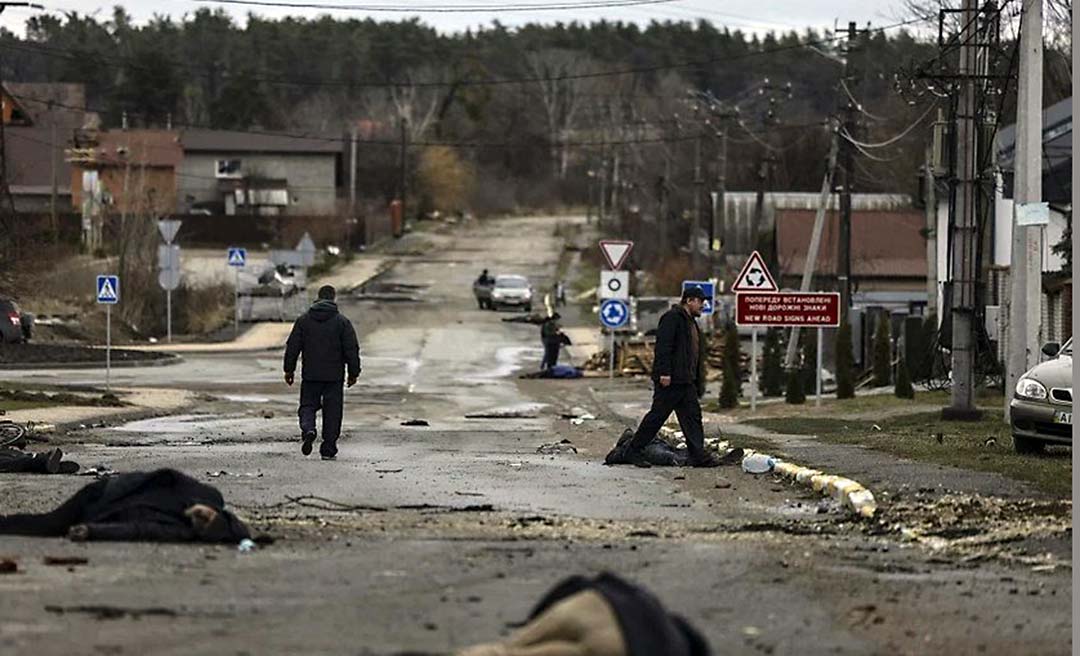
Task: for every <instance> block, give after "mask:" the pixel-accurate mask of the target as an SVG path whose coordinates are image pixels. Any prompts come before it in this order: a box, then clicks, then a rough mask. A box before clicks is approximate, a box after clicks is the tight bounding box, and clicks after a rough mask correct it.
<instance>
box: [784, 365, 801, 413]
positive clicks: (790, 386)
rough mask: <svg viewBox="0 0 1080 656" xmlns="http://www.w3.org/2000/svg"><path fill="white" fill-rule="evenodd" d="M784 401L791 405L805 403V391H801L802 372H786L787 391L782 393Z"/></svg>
mask: <svg viewBox="0 0 1080 656" xmlns="http://www.w3.org/2000/svg"><path fill="white" fill-rule="evenodd" d="M784 401H786V402H787V403H791V404H792V405H800V404H803V403H806V391H805V390H804V389H803V381H802V370H801V369H788V370H787V389H786V390H785V392H784Z"/></svg>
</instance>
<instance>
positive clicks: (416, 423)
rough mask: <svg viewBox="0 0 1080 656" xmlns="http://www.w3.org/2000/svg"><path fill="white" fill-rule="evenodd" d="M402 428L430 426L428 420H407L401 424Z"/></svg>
mask: <svg viewBox="0 0 1080 656" xmlns="http://www.w3.org/2000/svg"><path fill="white" fill-rule="evenodd" d="M401 425H402V426H430V425H431V424H429V423H428V421H427V420H426V419H406V420H405V421H403V422H401Z"/></svg>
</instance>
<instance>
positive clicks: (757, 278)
mask: <svg viewBox="0 0 1080 656" xmlns="http://www.w3.org/2000/svg"><path fill="white" fill-rule="evenodd" d="M731 291H733V292H775V291H779V290H778V289H777V287H776V281H775V280H773V277H772V274H770V273H769V268H768V267H767V266H765V261H764V260H762V259H761V255H760V254H759V253H758V252H757V251H754V252H753V253H752V254H751V255H750V259H748V260H747V261H746V264H744V265H743V268H742V271H740V272H739V276H738V277H737V278H735V284H734V285H732V286H731Z"/></svg>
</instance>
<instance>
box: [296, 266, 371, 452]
mask: <svg viewBox="0 0 1080 656" xmlns="http://www.w3.org/2000/svg"><path fill="white" fill-rule="evenodd" d="M336 296H337V292H336V291H335V290H334V288H333V287H331V286H330V285H323V286H322V287H320V288H319V298H318V300H317V301H315V303H313V304H312V305H311V308H310V309H308V311H307V312H305V313H304V314H303V315H302V316H301V317H300V318H299V319H297V320H296V323H294V324H293V328H292V332H291V333H289V340H288V341H287V342H286V343H285V382H286V383H288V384H289V385H292V384H293V373H294V372H295V371H296V359H297V358H300V357H302V358H303V361H304V369H303V373H302V374H301V383H300V410H299V412H298V414H299V416H300V433H301V435H302V437H303V440H304V443H303V445H302V446H301V447H300V451H301V453H303V454H304V455H305V456H306V455H310V454H311V445H312V444H314V443H315V438H316V437H317V436H318V434H317V433H316V432H315V413H316V411H318V410H319V409H320V408H322V428H323V431H322V444H321V445H319V454H320V455H321V456H322V459H323V460H333V459H334V457H335V456H337V441H338V437H339V436H340V435H341V417H342V414H343V413H344V405H345V392H344V390H343V389H342V387H341V386H342V383H345V384H346V385H348V386H349V387H352V386H353V385H355V384H356V379H357V378H358V377H359V376H360V345H359V344H358V343H357V341H356V331H355V330H353V326H352V323H351V322H350V321H349V320H348V319H346V318H345V317H344V316H343V315H342V314H341V313H339V312H338V307H337V303H335V302H334V298H335V297H336ZM346 370H347V371H348V378H346V375H345V374H346Z"/></svg>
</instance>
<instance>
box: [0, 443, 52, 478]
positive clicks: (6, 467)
mask: <svg viewBox="0 0 1080 656" xmlns="http://www.w3.org/2000/svg"><path fill="white" fill-rule="evenodd" d="M48 459H49V454H48V453H47V452H46V453H27V452H25V451H19V450H18V449H8V448H0V472H3V473H10V474H48V473H49V470H48V468H47V467H46V464H45V463H46V462H47V461H48Z"/></svg>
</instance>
